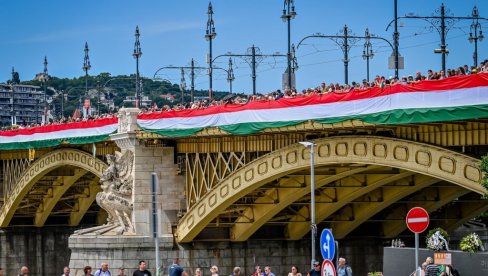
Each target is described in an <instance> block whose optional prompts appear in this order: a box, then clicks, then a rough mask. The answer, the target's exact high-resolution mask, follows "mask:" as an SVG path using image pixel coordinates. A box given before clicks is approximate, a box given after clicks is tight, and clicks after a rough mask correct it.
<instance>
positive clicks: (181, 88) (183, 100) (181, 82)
mask: <svg viewBox="0 0 488 276" xmlns="http://www.w3.org/2000/svg"><path fill="white" fill-rule="evenodd" d="M180 90H181V103H182V104H184V103H185V92H186V80H185V69H183V68H181V80H180Z"/></svg>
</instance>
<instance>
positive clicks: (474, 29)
mask: <svg viewBox="0 0 488 276" xmlns="http://www.w3.org/2000/svg"><path fill="white" fill-rule="evenodd" d="M471 16H472V17H473V23H471V28H470V31H469V38H468V40H469V43H473V41H474V53H473V62H474V67H476V66H478V40H479V41H480V42H481V41H483V38H485V36H484V35H483V31H482V30H481V24H480V23H479V22H478V18H479V13H478V8H477V7H476V6H474V8H473V12H472V14H471ZM478 30H479V31H478ZM473 34H474V35H473Z"/></svg>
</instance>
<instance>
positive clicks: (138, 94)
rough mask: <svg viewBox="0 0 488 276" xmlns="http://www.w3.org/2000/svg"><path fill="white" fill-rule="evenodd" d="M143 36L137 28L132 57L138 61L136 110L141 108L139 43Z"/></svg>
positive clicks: (140, 54)
mask: <svg viewBox="0 0 488 276" xmlns="http://www.w3.org/2000/svg"><path fill="white" fill-rule="evenodd" d="M140 36H141V34H140V33H139V26H136V33H135V37H136V41H135V43H134V52H133V53H132V56H133V57H134V58H135V59H136V108H140V105H141V94H142V93H141V84H140V82H139V58H141V56H142V51H141V42H140V41H139V37H140Z"/></svg>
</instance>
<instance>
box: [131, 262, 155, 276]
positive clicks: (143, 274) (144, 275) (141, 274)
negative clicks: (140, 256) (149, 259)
mask: <svg viewBox="0 0 488 276" xmlns="http://www.w3.org/2000/svg"><path fill="white" fill-rule="evenodd" d="M132 276H152V275H151V272H149V270H147V269H146V262H145V261H139V269H137V270H136V271H134V273H132Z"/></svg>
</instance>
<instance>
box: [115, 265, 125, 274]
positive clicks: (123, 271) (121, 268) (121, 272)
mask: <svg viewBox="0 0 488 276" xmlns="http://www.w3.org/2000/svg"><path fill="white" fill-rule="evenodd" d="M117 276H125V269H124V268H123V267H120V268H119V271H118V273H117Z"/></svg>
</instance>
